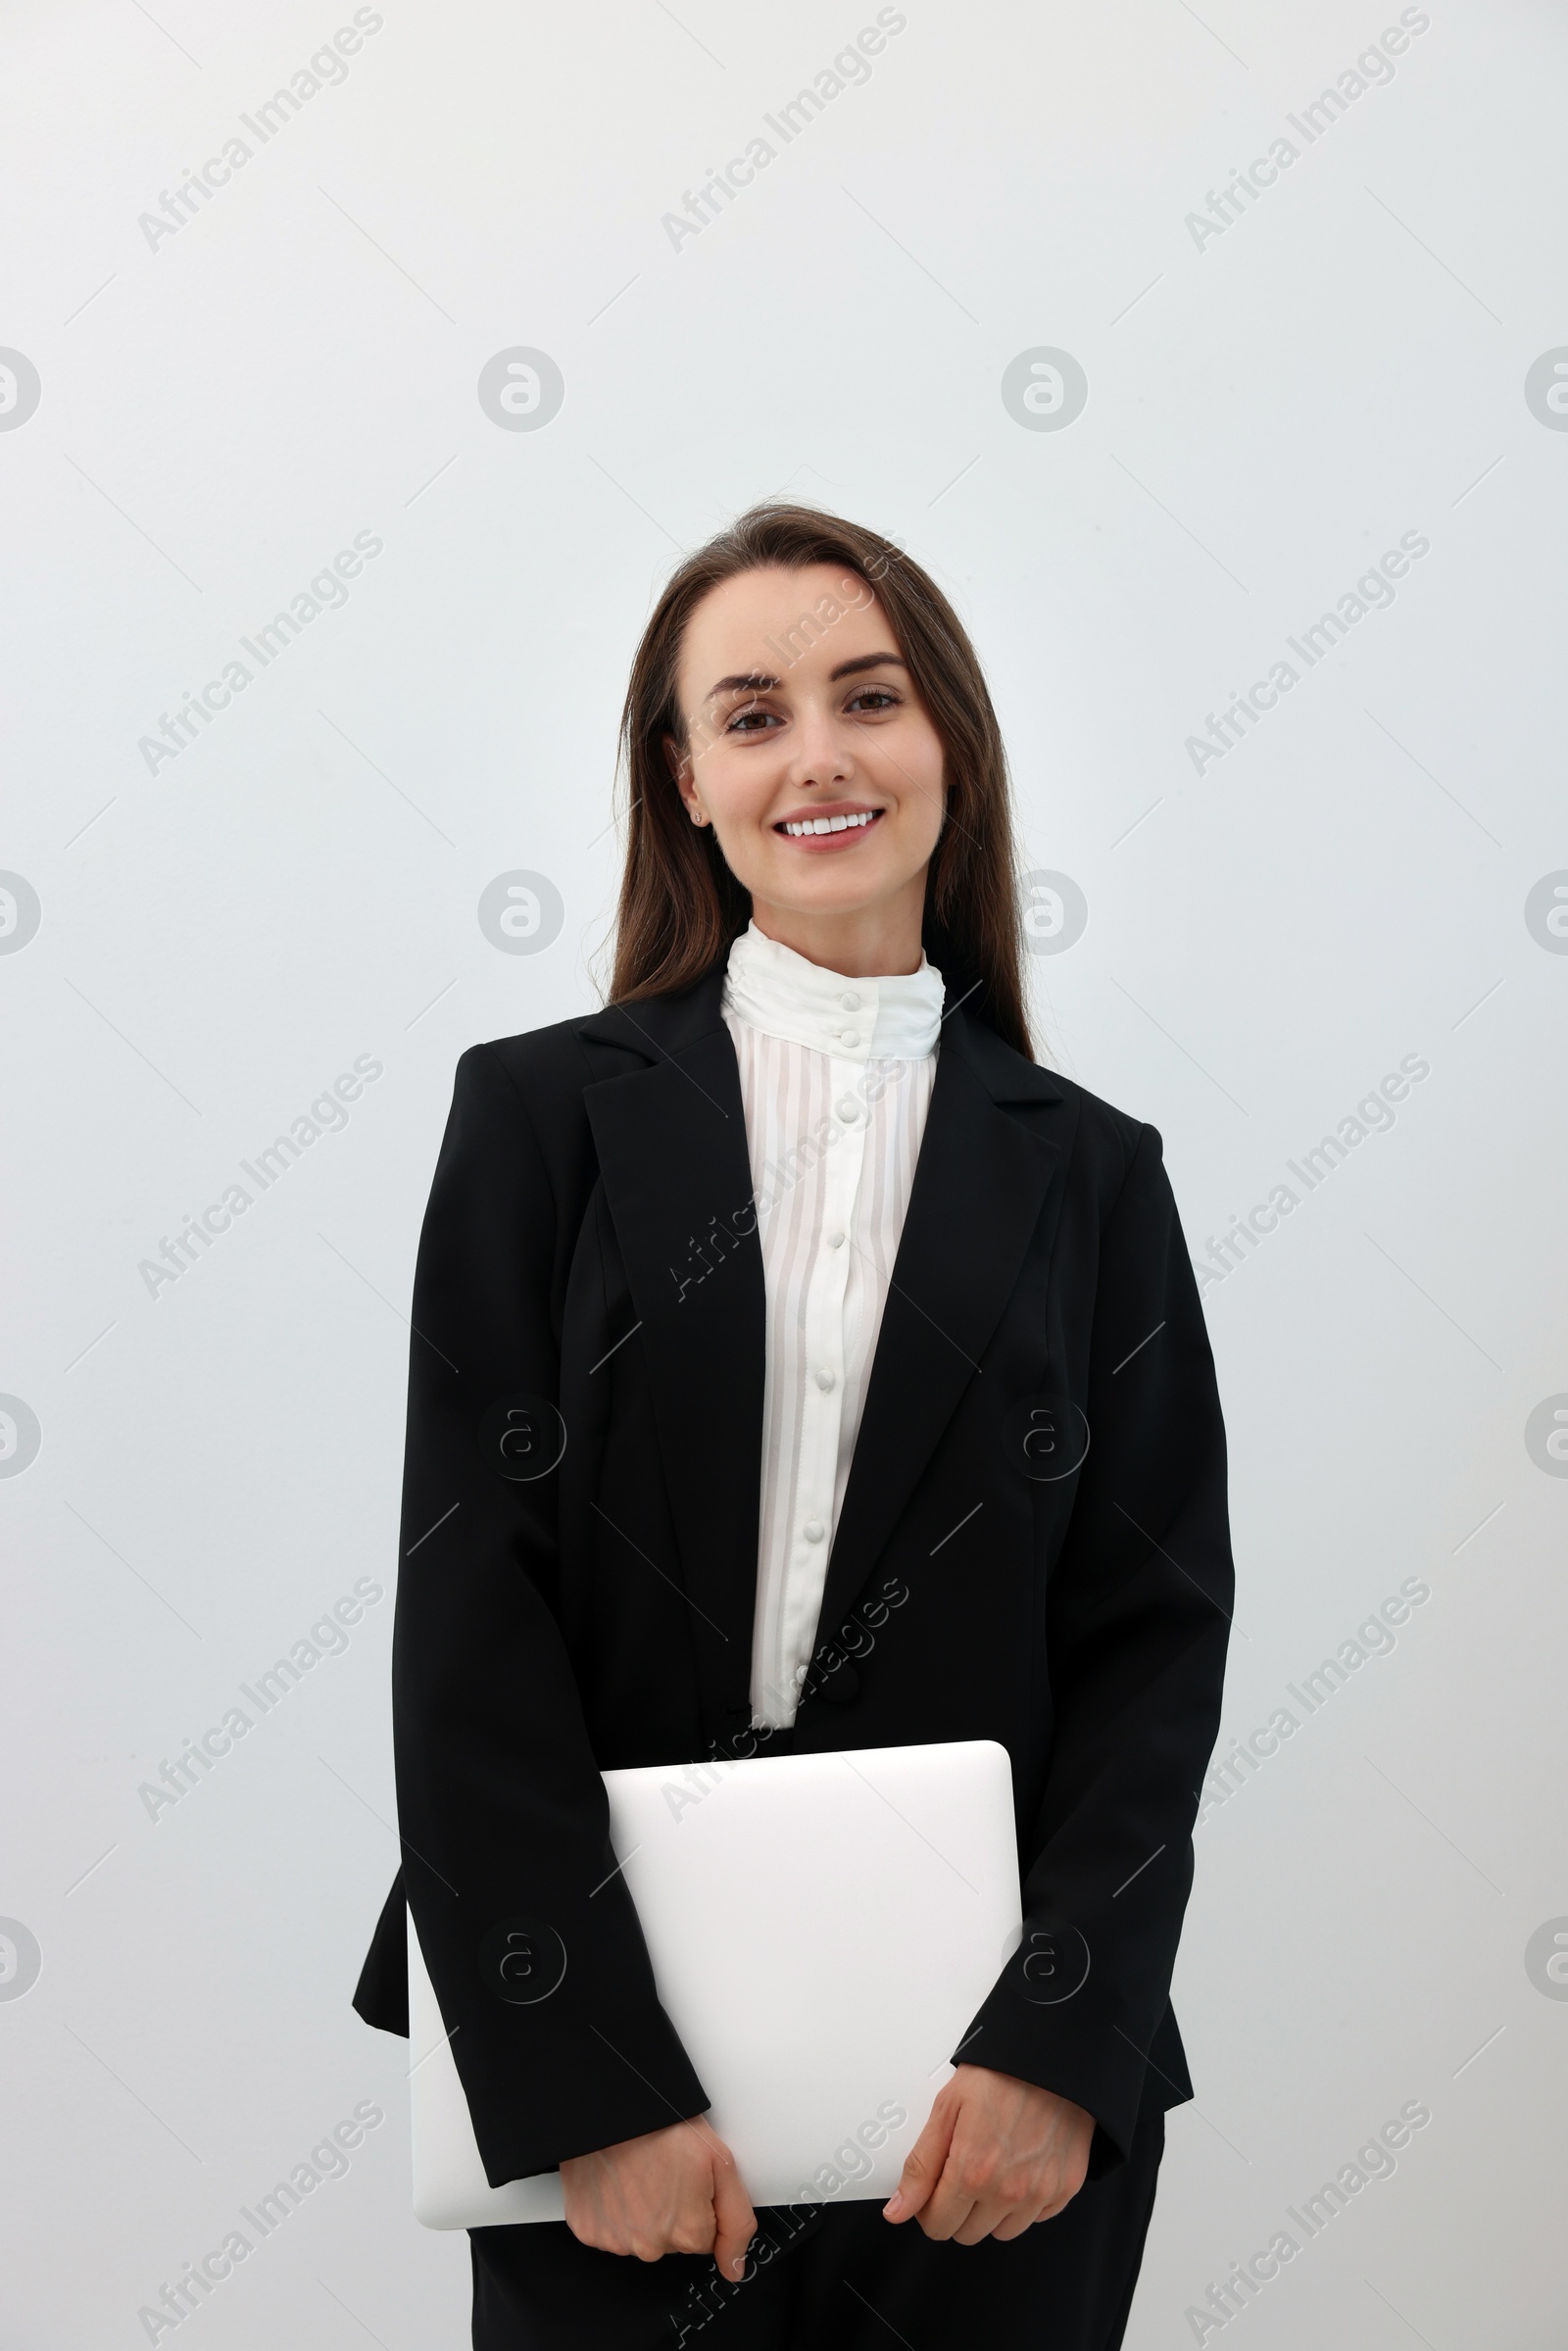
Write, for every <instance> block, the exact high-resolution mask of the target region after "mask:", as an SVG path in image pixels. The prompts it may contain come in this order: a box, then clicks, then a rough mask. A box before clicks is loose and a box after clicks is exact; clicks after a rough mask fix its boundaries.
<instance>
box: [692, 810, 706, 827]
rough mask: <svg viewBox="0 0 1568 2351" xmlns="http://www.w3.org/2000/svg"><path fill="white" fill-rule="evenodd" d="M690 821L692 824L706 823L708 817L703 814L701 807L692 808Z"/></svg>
mask: <svg viewBox="0 0 1568 2351" xmlns="http://www.w3.org/2000/svg"><path fill="white" fill-rule="evenodd" d="M692 822H693V824H706V823H707V822H708V818H707V817H706V816H705V815H704V814H703V811H702V809H701V808H693V810H692Z"/></svg>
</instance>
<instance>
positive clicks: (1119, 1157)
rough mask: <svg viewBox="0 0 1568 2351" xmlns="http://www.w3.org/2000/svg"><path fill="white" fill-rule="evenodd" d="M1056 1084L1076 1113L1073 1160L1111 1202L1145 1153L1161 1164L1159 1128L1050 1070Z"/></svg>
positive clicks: (1062, 1096)
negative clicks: (1139, 1157) (1140, 1155)
mask: <svg viewBox="0 0 1568 2351" xmlns="http://www.w3.org/2000/svg"><path fill="white" fill-rule="evenodd" d="M1049 1074H1050V1078H1051V1082H1052V1084H1053V1085H1054V1087H1055V1088H1056V1090H1057V1092H1058V1093H1059V1094H1060V1096H1061V1098H1062V1101H1063V1102H1064V1104H1066V1105H1067V1106H1068V1107H1069V1108H1070V1109H1071V1111H1072V1113H1073V1121H1074V1124H1073V1157H1074V1159H1075V1160H1077V1161H1078V1163H1079V1165H1080V1167H1081V1169H1082V1170H1083V1172H1084V1173H1085V1175H1087V1176H1088V1178H1089V1179H1090V1180H1091V1182H1092V1183H1093V1184H1094V1187H1095V1189H1096V1191H1097V1192H1098V1193H1099V1194H1100V1196H1101V1198H1102V1199H1103V1200H1104V1201H1105V1202H1106V1203H1107V1205H1108V1203H1109V1201H1110V1200H1112V1199H1113V1198H1114V1197H1115V1195H1116V1194H1118V1193H1119V1192H1120V1191H1121V1188H1122V1185H1123V1184H1124V1183H1125V1182H1126V1180H1127V1177H1128V1175H1129V1174H1130V1173H1131V1171H1132V1165H1133V1161H1134V1160H1135V1159H1136V1158H1137V1157H1138V1155H1139V1153H1140V1151H1142V1152H1143V1153H1144V1155H1145V1157H1146V1158H1148V1157H1150V1156H1152V1158H1153V1159H1154V1160H1155V1161H1156V1162H1157V1161H1158V1160H1159V1158H1160V1155H1161V1152H1162V1151H1163V1145H1162V1142H1161V1138H1160V1135H1159V1131H1158V1129H1157V1128H1155V1127H1152V1126H1151V1125H1150V1124H1149V1123H1148V1121H1147V1120H1145V1119H1142V1118H1136V1117H1134V1116H1133V1114H1132V1113H1131V1112H1130V1111H1127V1110H1122V1109H1118V1107H1117V1106H1116V1104H1115V1103H1114V1102H1106V1101H1104V1099H1103V1097H1102V1096H1101V1095H1098V1094H1091V1093H1090V1091H1089V1089H1088V1087H1087V1086H1080V1085H1079V1084H1078V1083H1077V1082H1076V1080H1075V1079H1073V1078H1068V1077H1063V1076H1062V1074H1061V1072H1060V1070H1059V1069H1053V1070H1051V1071H1050V1073H1049Z"/></svg>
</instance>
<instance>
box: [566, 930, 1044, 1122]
mask: <svg viewBox="0 0 1568 2351" xmlns="http://www.w3.org/2000/svg"><path fill="white" fill-rule="evenodd" d="M724 970H725V966H724V965H723V964H722V963H718V964H715V965H714V966H713V968H712V970H711V971H709V972H707V973H705V974H704V976H703V978H702V979H700V980H698V981H697V982H696V984H695V985H694V986H693V987H690V988H683V989H682V990H681V991H680V992H679V994H678V995H672V996H649V997H644V998H643V999H641V1001H640V1002H638V1003H636V1004H607V1005H606V1006H605V1008H604V1010H603V1011H601V1012H595V1013H592V1014H591V1015H590V1016H589V1018H588V1019H586V1020H584V1021H582V1022H580V1023H579V1025H578V1030H577V1034H578V1035H579V1037H581V1038H583V1039H585V1040H588V1041H591V1042H593V1043H595V1044H599V1045H613V1046H618V1047H620V1048H621V1050H622V1051H623V1052H628V1053H636V1054H638V1055H639V1056H640V1057H641V1059H642V1060H643V1061H644V1062H645V1063H657V1062H659V1061H661V1060H663V1059H665V1058H668V1059H675V1058H677V1057H678V1056H679V1055H680V1054H681V1053H684V1052H685V1051H686V1050H687V1049H688V1048H690V1047H693V1046H696V1045H698V1044H700V1043H701V1041H702V1040H703V1039H704V1038H705V1037H707V1036H709V1035H710V1034H711V1032H712V1031H713V1030H715V1029H717V1030H722V1029H723V1026H724V1019H723V1009H722V1005H723V994H724ZM973 993H974V991H973V990H972V989H969V990H960V989H959V988H958V987H957V986H956V983H955V982H953V981H952V980H950V981H948V982H947V984H946V987H945V989H944V995H943V1010H942V1027H941V1031H940V1034H939V1036H938V1040H937V1050H938V1052H939V1053H945V1052H946V1051H947V1050H948V1048H949V1047H950V1046H951V1047H952V1048H953V1049H954V1051H955V1052H956V1053H961V1054H962V1055H963V1057H964V1058H965V1060H967V1062H968V1063H969V1065H970V1068H971V1069H972V1071H973V1073H974V1075H975V1077H976V1078H977V1080H978V1081H979V1083H980V1084H981V1085H982V1086H983V1087H984V1089H985V1091H986V1092H987V1094H989V1095H990V1097H991V1099H992V1101H993V1102H1061V1101H1062V1099H1063V1096H1062V1092H1061V1089H1060V1087H1059V1086H1058V1085H1057V1084H1056V1083H1055V1081H1054V1078H1053V1076H1052V1074H1051V1072H1050V1071H1049V1070H1047V1069H1042V1068H1041V1067H1040V1065H1039V1063H1038V1062H1035V1061H1026V1060H1025V1058H1024V1056H1023V1054H1022V1053H1017V1052H1015V1051H1014V1049H1013V1048H1012V1047H1011V1046H1010V1045H1007V1044H1005V1042H1004V1040H1003V1039H1002V1038H1001V1037H999V1036H998V1035H997V1033H996V1031H995V1030H994V1029H991V1028H988V1027H987V1026H986V1024H985V1022H984V1021H983V1020H975V1019H971V1018H970V1017H969V1016H968V1015H967V1014H966V1013H965V1012H964V1010H963V1005H964V1004H965V1003H966V1002H968V1001H969V1000H970V999H971V998H972V996H973Z"/></svg>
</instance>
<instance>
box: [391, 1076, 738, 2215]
mask: <svg viewBox="0 0 1568 2351" xmlns="http://www.w3.org/2000/svg"><path fill="white" fill-rule="evenodd" d="M575 1238H576V1237H575V1233H574V1232H571V1231H566V1230H563V1229H562V1227H561V1224H560V1219H559V1209H558V1203H557V1201H556V1200H555V1198H554V1195H553V1192H552V1188H551V1184H550V1180H549V1174H548V1170H547V1167H546V1163H545V1160H544V1158H543V1156H542V1154H541V1151H540V1148H539V1144H538V1142H537V1139H536V1135H535V1130H534V1128H533V1126H532V1124H531V1122H530V1119H529V1117H528V1114H527V1110H526V1108H525V1106H524V1103H523V1101H522V1099H521V1097H520V1096H519V1094H518V1092H517V1089H516V1088H515V1085H514V1083H513V1079H512V1077H511V1074H510V1073H509V1071H508V1070H507V1068H506V1066H505V1064H504V1063H503V1062H502V1061H501V1059H500V1058H499V1056H498V1055H497V1054H496V1053H494V1052H493V1051H492V1050H491V1049H490V1048H489V1047H486V1046H476V1047H475V1048H473V1049H472V1051H470V1052H469V1053H465V1054H464V1056H463V1058H462V1060H461V1061H460V1063H459V1065H458V1073H457V1083H456V1089H455V1093H454V1099H453V1104H452V1112H451V1117H450V1119H449V1121H448V1124H447V1129H446V1135H445V1139H444V1141H443V1143H442V1147H441V1154H440V1159H439V1161H438V1164H437V1167H436V1172H435V1182H434V1186H433V1188H432V1191H431V1194H430V1203H429V1207H428V1210H427V1211H426V1214H425V1219H424V1226H423V1230H422V1233H421V1237H420V1242H419V1253H418V1263H417V1272H416V1275H415V1284H414V1314H413V1335H412V1339H411V1344H410V1377H409V1417H408V1441H407V1451H406V1458H405V1472H404V1490H403V1522H402V1538H401V1544H400V1567H399V1577H398V1596H397V1614H396V1627H395V1632H394V1639H393V1661H392V1681H393V1730H394V1743H395V1748H396V1758H397V1791H398V1822H399V1830H400V1835H401V1839H402V1845H403V1870H404V1880H405V1885H406V1887H407V1892H408V1900H409V1905H410V1908H411V1910H412V1913H413V1917H414V1924H415V1928H416V1930H417V1935H418V1939H419V1947H420V1950H421V1952H422V1954H423V1957H424V1962H425V1965H426V1967H427V1969H428V1971H429V1975H430V1980H431V1983H432V1984H433V1985H434V1987H435V1992H436V1996H437V1999H438V2001H439V2004H440V2009H441V2015H442V2019H443V2022H444V2023H445V2025H446V2027H447V2030H448V2033H449V2036H450V2038H451V2044H452V2053H453V2056H454V2059H455V2060H456V2063H457V2068H458V2073H459V2076H460V2078H461V2080H462V2082H463V2086H464V2090H465V2092H466V2096H467V2101H468V2108H469V2112H470V2114H471V2116H472V2119H473V2125H474V2133H475V2136H476V2138H477V2140H478V2146H479V2152H480V2155H481V2157H482V2158H483V2161H484V2167H485V2172H486V2175H487V2177H488V2179H489V2180H490V2183H491V2185H492V2186H500V2185H501V2184H502V2183H503V2182H505V2181H506V2180H515V2179H521V2178H524V2177H526V2176H527V2175H528V2174H530V2173H537V2172H544V2171H550V2170H552V2169H554V2168H555V2166H556V2165H558V2164H559V2163H560V2162H561V2160H562V2158H563V2157H564V2156H567V2155H577V2154H584V2153H587V2152H589V2151H590V2150H592V2149H594V2148H596V2147H603V2146H608V2145H612V2144H613V2143H614V2142H615V2141H617V2140H620V2139H625V2138H631V2137H635V2136H638V2135H640V2134H641V2133H642V2132H644V2131H654V2130H659V2129H662V2127H663V2126H664V2125H666V2124H668V2123H671V2122H674V2121H676V2120H678V2119H681V2118H684V2117H686V2116H690V2115H694V2114H698V2113H701V2112H702V2110H703V2109H704V2108H705V2107H706V2106H707V2104H708V2102H709V2101H708V2097H707V2093H706V2092H705V2090H704V2089H703V2086H702V2084H701V2082H699V2081H698V2079H697V2077H696V2075H695V2073H694V2072H693V2070H692V2067H691V2064H690V2062H689V2060H688V2059H687V2056H686V2054H685V2051H684V2050H683V2048H682V2046H681V2044H680V2041H679V2039H678V2037H677V2035H676V2033H675V2031H674V2028H673V2026H672V2025H671V2024H670V2022H669V2020H668V2018H667V2017H666V2015H665V2014H664V2011H663V2009H662V2007H661V2005H660V2001H659V1998H658V1994H657V1992H656V1990H655V1986H654V1979H653V1971H652V1968H651V1965H650V1962H649V1957H648V1951H647V1946H646V1944H645V1942H644V1940H643V1935H642V1930H641V1928H640V1926H639V1924H638V1920H637V1914H636V1910H635V1908H634V1906H633V1903H632V1899H631V1896H630V1894H629V1893H628V1891H627V1889H626V1883H625V1880H624V1878H623V1877H621V1876H618V1875H617V1874H616V1871H615V1856H614V1853H613V1849H612V1846H611V1841H610V1828H609V1812H608V1806H607V1802H606V1797H605V1789H604V1783H603V1781H602V1780H601V1778H600V1774H599V1769H598V1766H597V1764H596V1762H595V1758H594V1752H593V1748H592V1746H591V1744H590V1741H589V1737H588V1730H587V1725H586V1722H585V1719H584V1711H583V1706H582V1702H581V1698H580V1695H579V1691H578V1689H577V1685H576V1681H575V1678H574V1675H573V1671H572V1666H571V1662H570V1658H569V1656H568V1653H567V1649H566V1645H565V1642H564V1639H563V1635H562V1629H561V1626H560V1623H559V1621H558V1617H557V1613H556V1610H555V1607H554V1606H553V1604H552V1602H553V1595H554V1592H555V1590H556V1577H557V1563H558V1524H557V1517H558V1502H557V1492H558V1487H559V1483H560V1481H559V1478H558V1476H557V1475H556V1474H555V1472H554V1470H553V1469H552V1468H547V1467H545V1466H544V1465H545V1464H546V1463H547V1461H548V1459H549V1457H550V1455H551V1454H552V1453H554V1452H555V1450H556V1448H557V1447H558V1446H559V1445H560V1442H561V1437H562V1435H563V1434H564V1437H565V1441H566V1442H567V1443H569V1442H570V1434H571V1433H570V1431H569V1430H564V1429H563V1427H562V1424H561V1423H560V1421H559V1416H558V1415H556V1414H555V1406H556V1404H557V1399H558V1398H559V1395H560V1361H559V1347H558V1338H557V1331H556V1327H555V1323H554V1319H553V1314H552V1298H553V1296H554V1295H555V1294H556V1291H557V1284H556V1282H555V1274H556V1269H557V1260H558V1255H559V1254H560V1253H561V1252H562V1251H564V1250H565V1251H569V1249H571V1247H572V1246H573V1244H574V1241H575ZM509 1411H510V1412H511V1413H512V1415H513V1417H512V1419H511V1421H510V1423H509V1422H508V1421H507V1418H506V1416H507V1414H508V1412H509ZM509 1426H510V1428H511V1429H512V1430H513V1431H514V1432H515V1434H514V1436H513V1437H512V1439H511V1440H510V1442H509V1450H508V1451H503V1450H502V1449H501V1448H500V1445H499V1433H500V1432H501V1431H502V1430H503V1429H505V1428H507V1427H509ZM518 1445H523V1446H531V1447H532V1448H533V1450H532V1451H531V1452H528V1451H524V1452H522V1453H521V1454H520V1455H519V1454H518V1453H517V1452H516V1450H515V1448H516V1447H517V1446H518ZM536 1464H537V1465H538V1466H539V1467H540V1469H541V1470H542V1473H543V1474H538V1475H535V1476H533V1477H530V1478H523V1479H518V1478H515V1477H514V1476H507V1475H503V1474H502V1473H503V1470H507V1469H511V1470H515V1469H516V1468H518V1467H525V1468H526V1467H533V1466H535V1465H536ZM421 2054H423V2052H420V2051H415V2052H414V2058H415V2061H416V2062H417V2058H418V2057H419V2056H420V2055H421Z"/></svg>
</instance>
